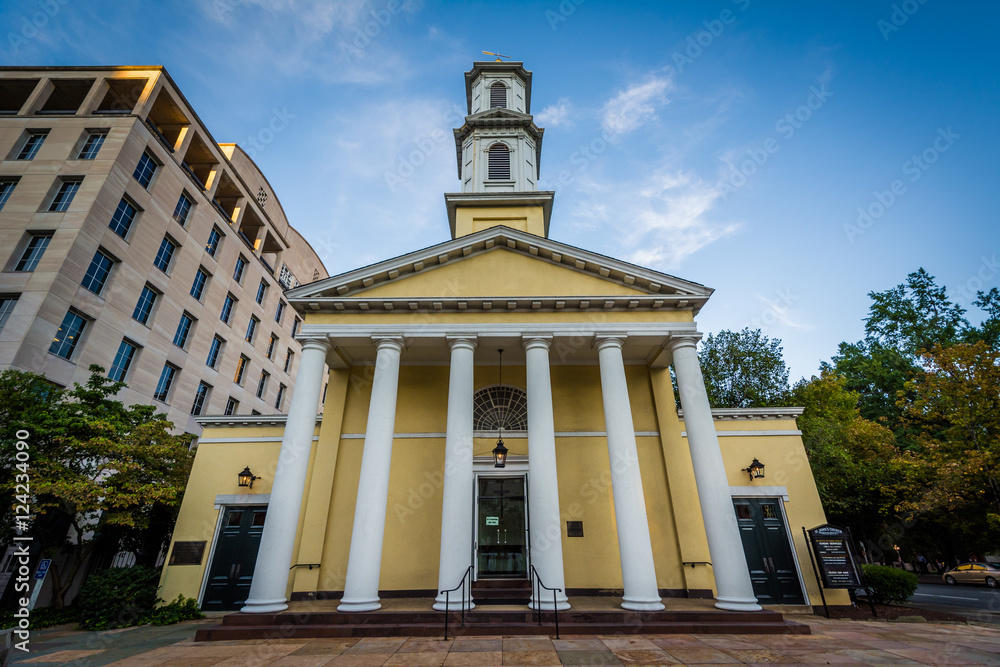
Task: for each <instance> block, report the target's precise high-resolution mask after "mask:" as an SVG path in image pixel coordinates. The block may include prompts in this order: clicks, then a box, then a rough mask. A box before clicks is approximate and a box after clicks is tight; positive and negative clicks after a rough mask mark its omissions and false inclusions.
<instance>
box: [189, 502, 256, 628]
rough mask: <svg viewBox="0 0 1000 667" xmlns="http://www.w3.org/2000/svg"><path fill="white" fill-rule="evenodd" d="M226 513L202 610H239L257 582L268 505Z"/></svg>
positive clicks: (230, 509) (234, 508)
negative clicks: (254, 574) (259, 551)
mask: <svg viewBox="0 0 1000 667" xmlns="http://www.w3.org/2000/svg"><path fill="white" fill-rule="evenodd" d="M224 512H225V515H223V517H222V528H220V529H219V538H218V541H217V542H216V544H215V556H214V557H213V558H212V566H211V569H210V570H209V575H208V585H207V586H206V587H205V597H204V599H203V600H202V604H201V608H202V609H213V610H229V609H239V608H240V607H242V606H243V603H244V602H245V601H246V599H247V595H249V593H250V582H252V581H253V569H254V565H255V564H256V563H257V549H258V548H259V547H260V536H261V533H262V532H263V530H264V517H265V516H267V506H266V505H254V506H246V507H227V508H226V509H225V510H224Z"/></svg>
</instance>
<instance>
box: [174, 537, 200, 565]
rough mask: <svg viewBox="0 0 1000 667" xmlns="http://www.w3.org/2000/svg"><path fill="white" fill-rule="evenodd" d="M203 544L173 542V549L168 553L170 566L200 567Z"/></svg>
mask: <svg viewBox="0 0 1000 667" xmlns="http://www.w3.org/2000/svg"><path fill="white" fill-rule="evenodd" d="M205 544H206V543H205V542H174V549H173V551H171V552H170V564H171V565H201V557H202V556H203V555H204V553H205Z"/></svg>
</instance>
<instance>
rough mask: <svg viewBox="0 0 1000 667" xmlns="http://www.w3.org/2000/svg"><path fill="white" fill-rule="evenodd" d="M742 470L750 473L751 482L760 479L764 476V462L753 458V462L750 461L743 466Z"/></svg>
mask: <svg viewBox="0 0 1000 667" xmlns="http://www.w3.org/2000/svg"><path fill="white" fill-rule="evenodd" d="M743 472H745V473H747V474H748V475H750V481H751V482H752V481H753V480H755V479H760V478H761V477H763V476H764V464H763V463H761V462H760V461H758V460H757V459H756V458H755V459H754V460H753V463H751V464H750V465H749V466H747V467H746V468H743Z"/></svg>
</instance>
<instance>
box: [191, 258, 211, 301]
mask: <svg viewBox="0 0 1000 667" xmlns="http://www.w3.org/2000/svg"><path fill="white" fill-rule="evenodd" d="M206 283H208V273H207V272H206V271H205V269H203V268H201V267H200V266H199V267H198V272H197V273H196V274H194V282H193V283H191V296H193V297H194V298H196V299H198V301H201V296H202V295H203V294H204V293H205V284H206Z"/></svg>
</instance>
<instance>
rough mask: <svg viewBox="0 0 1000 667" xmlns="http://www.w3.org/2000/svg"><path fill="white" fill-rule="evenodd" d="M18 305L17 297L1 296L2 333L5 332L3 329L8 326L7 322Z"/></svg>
mask: <svg viewBox="0 0 1000 667" xmlns="http://www.w3.org/2000/svg"><path fill="white" fill-rule="evenodd" d="M16 305H17V297H16V296H0V331H3V327H4V325H5V324H7V320H8V319H10V314H11V313H13V312H14V306H16Z"/></svg>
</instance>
